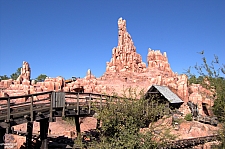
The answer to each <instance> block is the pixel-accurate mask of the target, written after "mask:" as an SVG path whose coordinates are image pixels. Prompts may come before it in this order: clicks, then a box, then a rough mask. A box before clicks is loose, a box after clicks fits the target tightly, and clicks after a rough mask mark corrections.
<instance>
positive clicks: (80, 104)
mask: <svg viewBox="0 0 225 149" xmlns="http://www.w3.org/2000/svg"><path fill="white" fill-rule="evenodd" d="M112 99H116V100H119V99H118V97H115V96H108V95H102V94H93V93H75V92H53V91H50V92H43V93H37V94H30V95H22V96H10V97H0V101H1V102H5V104H1V105H0V107H1V108H0V144H1V146H0V148H4V146H3V145H2V144H4V135H5V133H7V134H10V133H12V132H13V130H12V126H15V125H19V124H22V123H27V134H26V147H27V149H29V148H31V143H32V142H31V140H32V131H33V122H34V121H37V122H40V139H41V141H42V147H41V148H48V146H47V136H48V128H49V122H54V121H55V118H56V117H75V124H76V131H77V133H78V134H79V133H80V124H79V117H87V116H92V115H93V114H94V110H96V108H99V109H101V108H102V106H104V105H105V104H106V103H107V102H106V101H112ZM120 99H121V98H120ZM15 100H19V101H21V103H16V104H15ZM116 100H114V101H116Z"/></svg>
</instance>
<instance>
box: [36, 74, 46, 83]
mask: <svg viewBox="0 0 225 149" xmlns="http://www.w3.org/2000/svg"><path fill="white" fill-rule="evenodd" d="M46 77H48V76H47V75H45V74H40V75H39V76H38V77H37V78H36V79H35V81H36V82H44V80H45V78H46Z"/></svg>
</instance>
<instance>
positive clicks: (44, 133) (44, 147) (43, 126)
mask: <svg viewBox="0 0 225 149" xmlns="http://www.w3.org/2000/svg"><path fill="white" fill-rule="evenodd" d="M48 127H49V122H48V118H45V119H42V120H40V138H41V142H42V143H41V149H48V139H47V137H48Z"/></svg>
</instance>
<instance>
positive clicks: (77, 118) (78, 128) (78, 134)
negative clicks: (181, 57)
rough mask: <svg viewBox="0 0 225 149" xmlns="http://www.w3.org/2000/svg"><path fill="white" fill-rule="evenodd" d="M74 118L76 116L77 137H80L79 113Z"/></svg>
mask: <svg viewBox="0 0 225 149" xmlns="http://www.w3.org/2000/svg"><path fill="white" fill-rule="evenodd" d="M74 118H75V125H76V131H77V137H80V122H79V115H76V116H75V117H74Z"/></svg>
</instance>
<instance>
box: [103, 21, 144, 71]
mask: <svg viewBox="0 0 225 149" xmlns="http://www.w3.org/2000/svg"><path fill="white" fill-rule="evenodd" d="M144 71H146V64H145V63H143V62H142V58H141V55H140V54H137V53H136V47H135V46H134V43H133V41H132V38H131V35H130V34H129V33H128V32H127V28H126V20H123V19H122V18H120V19H119V20H118V46H117V47H116V48H113V50H112V58H111V61H110V62H107V67H106V72H108V73H110V72H138V73H139V72H144Z"/></svg>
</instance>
